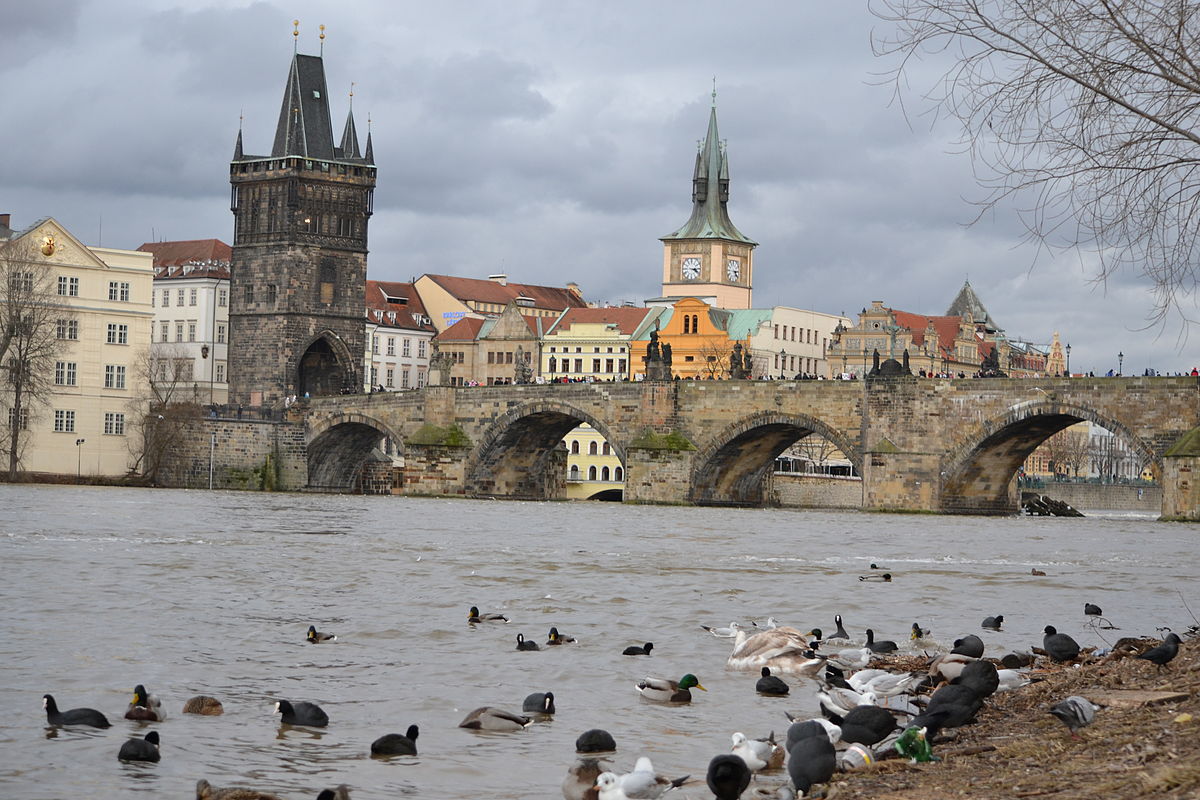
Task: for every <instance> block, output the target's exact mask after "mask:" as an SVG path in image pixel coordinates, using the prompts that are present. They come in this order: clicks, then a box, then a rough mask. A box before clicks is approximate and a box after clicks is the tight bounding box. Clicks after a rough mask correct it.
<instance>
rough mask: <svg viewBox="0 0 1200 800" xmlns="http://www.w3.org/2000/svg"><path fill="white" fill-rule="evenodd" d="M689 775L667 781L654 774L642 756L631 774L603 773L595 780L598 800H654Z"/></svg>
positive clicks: (679, 783)
mask: <svg viewBox="0 0 1200 800" xmlns="http://www.w3.org/2000/svg"><path fill="white" fill-rule="evenodd" d="M689 777H691V776H689V775H684V776H683V777H682V778H676V779H675V780H668V779H667V778H661V777H659V776H658V775H656V774H655V773H654V765H653V764H651V763H650V759H648V758H646V757H645V756H642V757H641V758H639V759H638V760H637V763H636V764H634V765H633V772H627V773H625V774H624V775H617V774H616V773H615V772H603V773H601V774H600V777H599V778H597V779H596V788H597V789H598V790H599V791H600V800H642V799H643V798H646V799H647V800H654V798H656V797H661V796H662V795H663V794H664V793H665V792H669V791H671V790H672V789H676V788H678V787H680V786H682V785H683V783H684V781H686V780H687V779H688V778H689Z"/></svg>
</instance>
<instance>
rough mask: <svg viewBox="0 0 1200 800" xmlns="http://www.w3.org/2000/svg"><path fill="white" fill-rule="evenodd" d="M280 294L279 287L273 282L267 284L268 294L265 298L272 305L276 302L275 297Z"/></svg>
mask: <svg viewBox="0 0 1200 800" xmlns="http://www.w3.org/2000/svg"><path fill="white" fill-rule="evenodd" d="M278 296H279V287H277V286H276V285H275V284H273V283H268V284H267V296H266V297H265V298H263V300H264V301H265V302H266V303H268V304H271V305H274V304H275V298H276V297H278Z"/></svg>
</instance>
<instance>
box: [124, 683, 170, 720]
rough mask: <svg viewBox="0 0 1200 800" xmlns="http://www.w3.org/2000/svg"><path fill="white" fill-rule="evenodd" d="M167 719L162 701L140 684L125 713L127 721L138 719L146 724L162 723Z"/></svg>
mask: <svg viewBox="0 0 1200 800" xmlns="http://www.w3.org/2000/svg"><path fill="white" fill-rule="evenodd" d="M166 718H167V714H166V712H165V711H163V704H162V701H161V700H159V699H158V698H157V697H155V696H154V695H152V694H150V693H149V692H147V691H146V687H145V686H142V685H141V684H140V683H139V684H138V685H137V686H135V687H134V689H133V699H132V700H131V701H129V708H128V709H126V711H125V719H137V720H143V721H146V722H161V721H162V720H164V719H166Z"/></svg>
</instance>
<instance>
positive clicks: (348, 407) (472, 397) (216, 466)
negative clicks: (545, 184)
mask: <svg viewBox="0 0 1200 800" xmlns="http://www.w3.org/2000/svg"><path fill="white" fill-rule="evenodd" d="M1083 420H1089V421H1091V422H1094V423H1096V424H1098V425H1101V426H1103V427H1104V428H1107V429H1108V430H1110V431H1112V432H1114V433H1115V434H1116V435H1117V436H1119V437H1121V438H1122V439H1123V440H1124V441H1125V442H1126V443H1127V444H1128V446H1129V447H1131V448H1132V449H1133V450H1135V451H1136V452H1137V453H1139V454H1141V455H1142V456H1143V458H1144V459H1145V461H1146V463H1153V464H1156V465H1157V466H1158V467H1159V469H1160V474H1161V475H1162V483H1163V497H1164V500H1163V515H1164V516H1166V517H1183V518H1193V519H1200V430H1196V429H1198V427H1200V380H1198V379H1197V378H1192V377H1179V378H1121V379H1111V378H1107V379H1099V378H1098V379H1087V378H1083V379H1080V378H1072V379H1066V378H1055V379H1050V378H1041V379H966V380H961V379H960V380H949V379H916V378H911V377H900V378H889V379H879V380H868V381H645V382H620V383H574V384H546V385H510V386H488V387H470V388H458V387H449V386H430V387H426V388H425V389H422V390H419V391H408V392H395V393H393V392H380V393H375V394H363V395H350V396H334V397H321V398H314V399H312V400H308V401H302V402H301V403H298V404H297V405H295V406H293V407H292V408H291V409H289V411H288V413H287V418H286V420H285V421H282V422H278V421H276V422H265V421H264V422H255V421H235V420H204V421H203V422H197V423H195V424H194V425H193V426H192V427H191V429H190V431H189V432H188V435H187V436H186V437H184V439H182V440H181V441H180V446H179V447H177V448H176V452H175V457H174V458H173V459H172V460H171V461H170V463H169V464H167V466H166V469H165V471H164V476H163V478H164V482H166V483H168V484H171V485H177V486H193V487H199V486H204V485H209V484H208V483H207V482H208V481H209V480H215V484H214V485H216V486H231V487H235V486H240V485H245V484H246V482H247V476H248V475H250V474H252V473H254V474H259V475H261V473H262V471H263V465H264V464H265V465H269V466H270V471H271V472H272V473H273V478H272V481H271V483H272V485H274V486H275V487H276V488H282V489H292V490H310V491H335V492H351V491H364V492H378V493H384V492H395V493H399V494H415V495H443V496H445V495H449V496H466V497H495V498H511V499H540V500H541V499H554V498H557V497H561V496H562V494H563V491H564V488H565V475H566V469H565V463H566V450H565V447H564V446H563V445H562V439H563V437H564V436H565V435H566V434H567V433H568V432H570V431H571V430H572V429H573V428H574V427H576V426H577V425H579V424H580V423H581V422H586V423H588V424H589V425H591V426H592V427H593V428H595V429H596V430H597V431H599V432H600V433H601V434H602V435H603V436H604V437H605V439H607V440H608V441H609V443H610V444H611V446H612V447H613V449H614V451H615V452H616V454H617V455H618V456H619V457H620V459H621V461H622V463H623V464H624V466H625V476H626V488H625V501H626V502H632V503H693V504H699V505H739V506H757V505H763V504H765V503H767V502H769V491H768V490H769V486H770V477H771V473H772V469H773V465H774V460H775V457H776V456H778V455H779V454H780V453H781V452H783V451H784V450H785V449H786V448H787V447H788V446H790V445H791V444H792V443H793V442H795V441H797V440H798V439H800V438H802V437H804V436H807V435H809V434H813V433H815V434H819V435H820V436H823V437H825V438H826V439H828V440H829V441H831V442H832V443H833V444H835V445H836V446H837V447H838V448H839V449H841V450H842V452H843V453H845V454H846V456H847V457H848V458H849V459H850V461H852V462H853V463H854V465H855V467H856V469H857V470H858V472H859V474H860V475H862V478H863V484H862V485H863V499H862V506H863V508H866V509H878V510H886V509H892V510H922V511H939V512H945V513H966V514H1008V513H1014V512H1015V511H1016V510H1017V503H1018V492H1017V488H1016V481H1015V475H1016V472H1017V470H1018V468H1019V467H1020V466H1021V464H1023V463H1024V461H1025V459H1026V457H1027V456H1028V455H1029V453H1031V452H1032V451H1033V450H1034V449H1035V448H1036V447H1037V446H1038V445H1039V444H1041V443H1042V442H1043V441H1044V440H1045V439H1047V438H1049V437H1050V436H1051V435H1053V434H1054V433H1056V432H1057V431H1059V430H1062V429H1064V428H1066V427H1068V426H1070V425H1073V424H1075V423H1076V422H1079V421H1083ZM385 437H386V438H387V439H390V440H391V443H392V445H393V447H394V448H395V449H396V450H397V451H398V452H399V454H401V455H402V456H403V463H404V466H403V469H402V470H396V469H393V467H392V460H391V459H390V458H387V457H384V456H383V455H382V453H381V452H380V451H379V446H380V443H381V442H382V441H383V440H384V439H385ZM256 470H257V472H255V471H256ZM214 476H215V478H214ZM397 484H398V485H397Z"/></svg>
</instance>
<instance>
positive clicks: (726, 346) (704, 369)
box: [700, 337, 733, 380]
mask: <svg viewBox="0 0 1200 800" xmlns="http://www.w3.org/2000/svg"><path fill="white" fill-rule="evenodd" d="M732 358H733V343H732V342H730V341H729V340H728V339H717V338H714V337H707V338H705V339H704V341H703V342H702V343H701V344H700V359H701V363H700V374H701V375H703V376H705V377H707V378H709V379H711V380H716V379H718V378H728V377H729V368H730V366H731V364H732V361H731V359H732Z"/></svg>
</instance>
